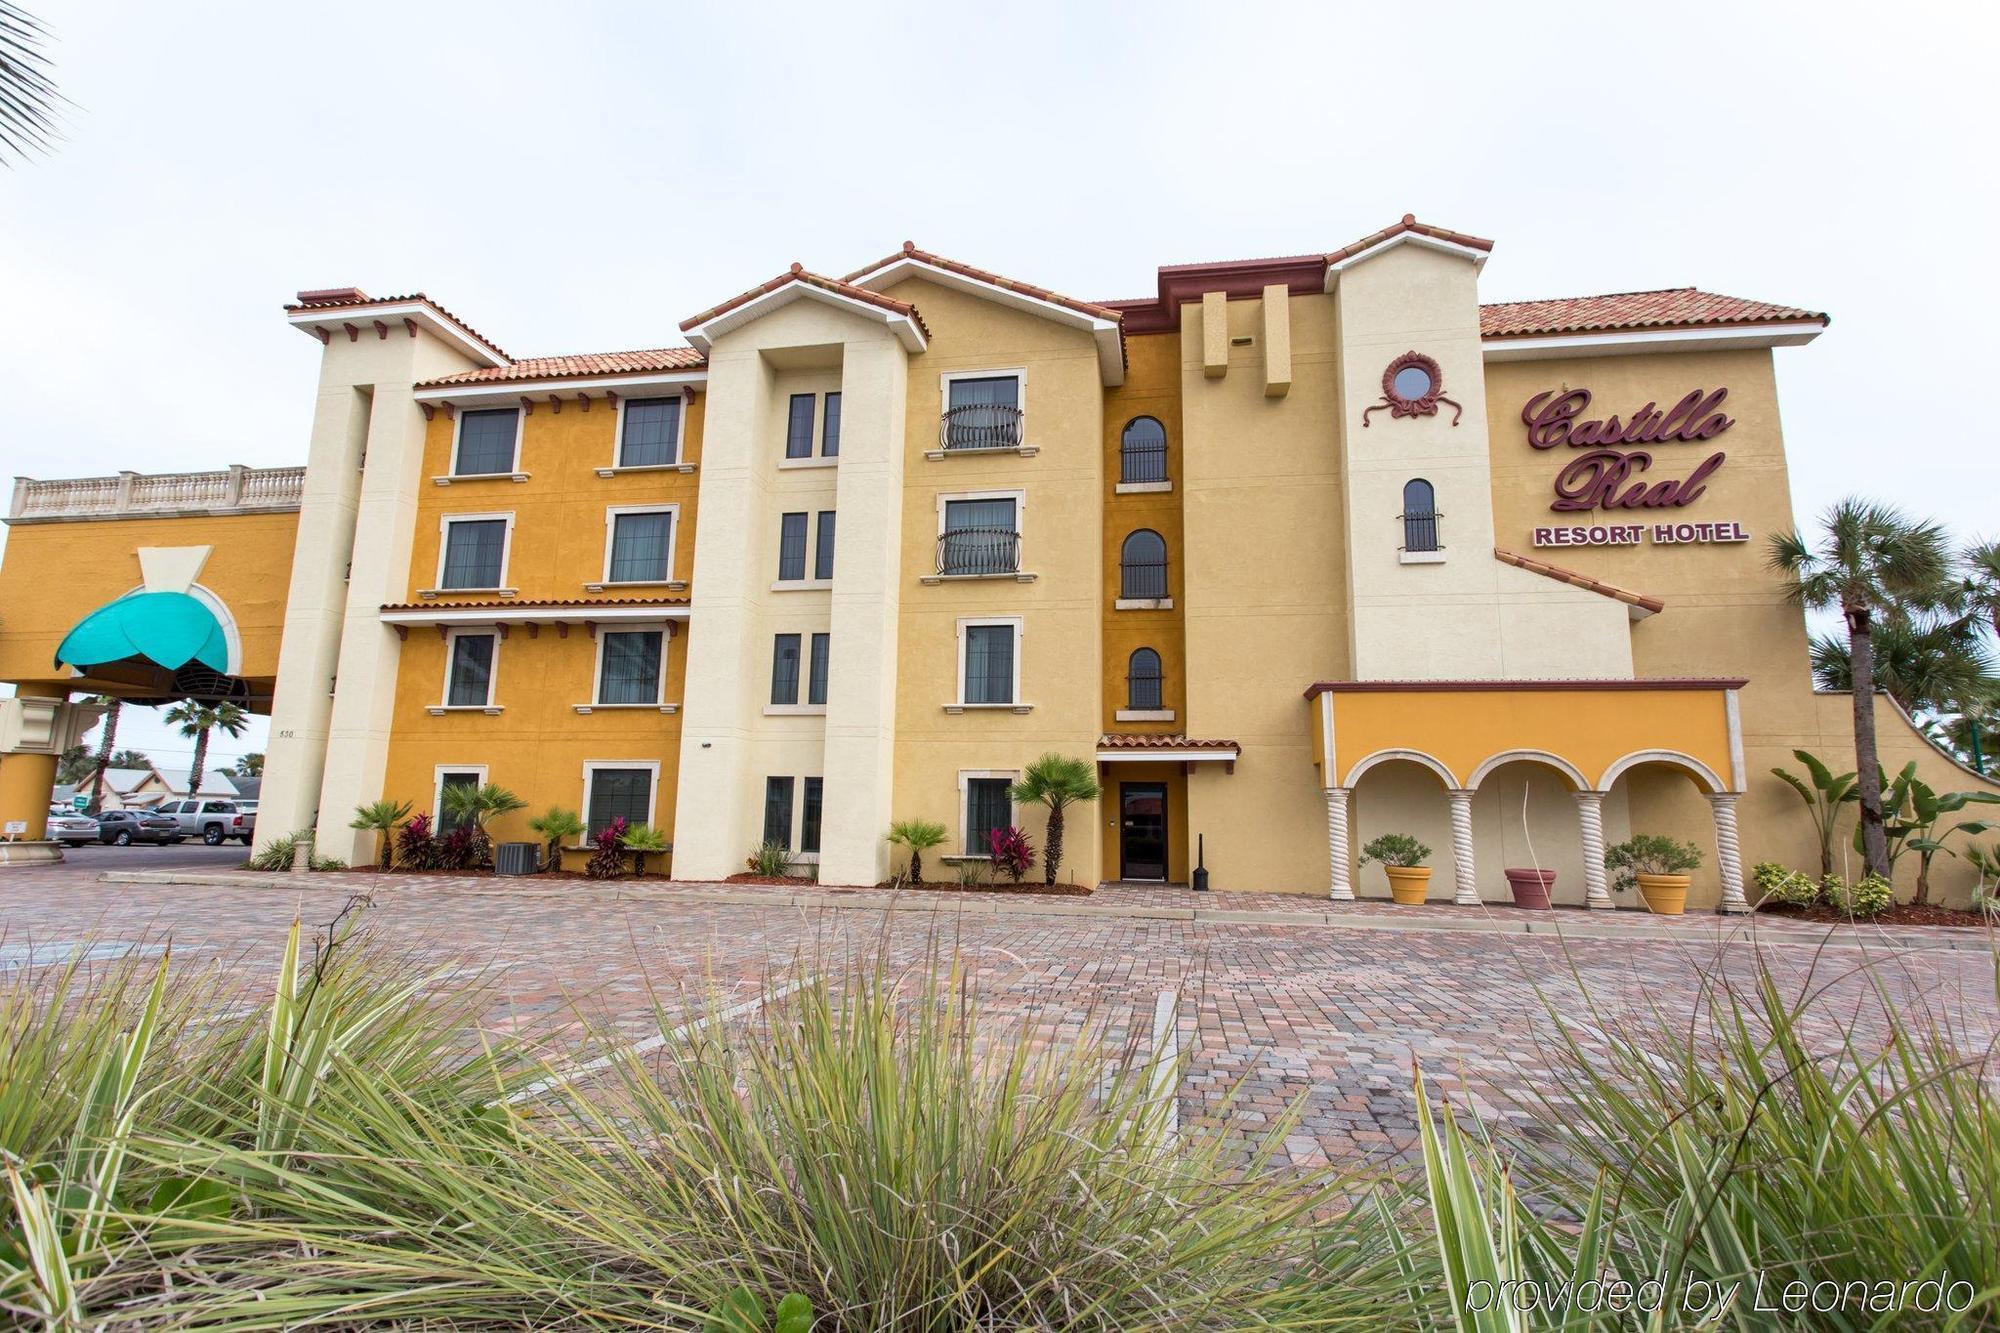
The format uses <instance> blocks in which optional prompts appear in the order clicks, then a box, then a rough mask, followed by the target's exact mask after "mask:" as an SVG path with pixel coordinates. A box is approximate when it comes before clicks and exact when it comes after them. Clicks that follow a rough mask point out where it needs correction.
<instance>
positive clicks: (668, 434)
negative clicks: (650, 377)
mask: <svg viewBox="0 0 2000 1333" xmlns="http://www.w3.org/2000/svg"><path fill="white" fill-rule="evenodd" d="M680 452H681V400H680V399H678V398H633V399H628V400H627V401H626V403H625V416H624V418H623V420H622V422H621V424H620V429H619V435H618V466H619V467H668V466H671V465H672V464H674V463H677V462H679V461H680Z"/></svg>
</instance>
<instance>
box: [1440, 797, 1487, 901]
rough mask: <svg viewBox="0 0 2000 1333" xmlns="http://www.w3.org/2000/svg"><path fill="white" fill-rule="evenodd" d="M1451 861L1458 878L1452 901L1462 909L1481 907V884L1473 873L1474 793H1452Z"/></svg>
mask: <svg viewBox="0 0 2000 1333" xmlns="http://www.w3.org/2000/svg"><path fill="white" fill-rule="evenodd" d="M1446 795H1448V796H1450V797H1451V860H1452V868H1453V870H1454V871H1455V872H1456V874H1457V876H1458V893H1457V896H1455V897H1454V898H1453V899H1452V901H1453V902H1455V903H1457V904H1458V905H1459V906H1460V907H1477V906H1479V882H1478V880H1477V878H1476V877H1475V876H1474V875H1473V871H1472V793H1471V792H1469V791H1457V790H1454V791H1451V792H1447V793H1446Z"/></svg>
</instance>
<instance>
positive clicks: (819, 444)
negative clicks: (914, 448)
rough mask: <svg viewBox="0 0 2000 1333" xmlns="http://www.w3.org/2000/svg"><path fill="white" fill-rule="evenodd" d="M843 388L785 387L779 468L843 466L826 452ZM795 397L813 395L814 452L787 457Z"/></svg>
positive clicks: (843, 403)
mask: <svg viewBox="0 0 2000 1333" xmlns="http://www.w3.org/2000/svg"><path fill="white" fill-rule="evenodd" d="M841 388H842V386H841V385H839V384H833V385H829V386H828V387H825V388H820V389H785V390H783V391H782V392H783V394H784V397H785V436H784V439H783V440H782V441H780V447H779V452H778V466H779V467H781V468H801V467H839V466H840V455H839V454H834V455H832V456H831V457H829V456H828V455H827V452H826V396H827V395H828V394H830V393H840V392H841ZM794 398H811V399H812V400H813V419H812V437H811V438H810V439H809V440H808V441H807V444H808V445H809V446H810V447H811V450H812V451H811V452H810V453H808V454H806V455H805V456H804V457H803V458H788V457H786V456H785V453H784V448H785V447H786V446H788V445H790V443H791V429H792V399H794ZM846 402H847V400H846V398H845V397H843V398H842V399H841V408H842V411H841V419H840V420H841V425H842V427H843V428H844V427H845V426H846V425H847V416H846ZM786 586H788V587H789V586H791V585H789V584H788V585H786ZM778 776H779V777H783V776H784V774H782V773H781V774H779V775H778Z"/></svg>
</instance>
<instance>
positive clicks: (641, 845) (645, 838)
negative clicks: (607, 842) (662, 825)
mask: <svg viewBox="0 0 2000 1333" xmlns="http://www.w3.org/2000/svg"><path fill="white" fill-rule="evenodd" d="M625 850H626V851H628V852H630V853H632V873H633V874H635V875H643V874H645V873H646V858H647V857H648V856H651V855H653V854H655V853H658V852H664V851H666V850H667V835H666V834H664V833H662V832H660V831H659V830H658V829H656V828H654V827H653V826H652V825H651V824H634V825H632V827H630V828H628V829H626V830H625Z"/></svg>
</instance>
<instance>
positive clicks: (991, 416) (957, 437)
mask: <svg viewBox="0 0 2000 1333" xmlns="http://www.w3.org/2000/svg"><path fill="white" fill-rule="evenodd" d="M938 443H939V444H940V445H941V446H943V447H944V448H946V449H1018V448H1020V447H1021V409H1020V408H1018V407H1008V406H1006V405H1005V404H1001V403H966V404H964V405H962V406H960V407H953V408H947V409H946V411H945V414H944V416H943V418H942V419H941V420H940V421H939V422H938Z"/></svg>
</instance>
